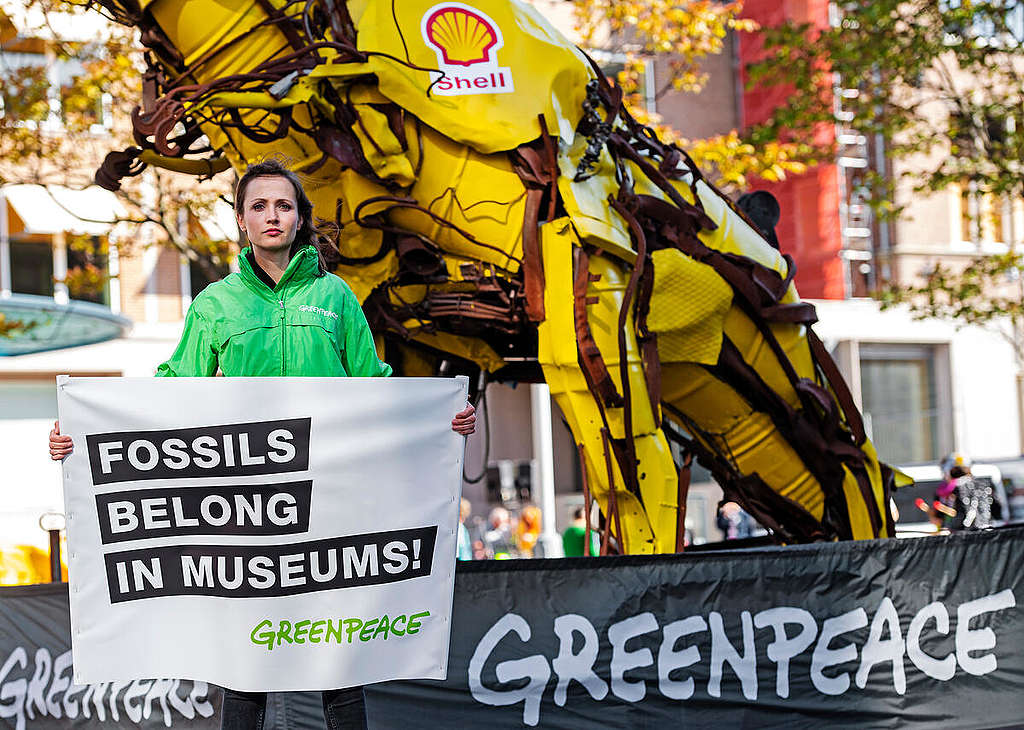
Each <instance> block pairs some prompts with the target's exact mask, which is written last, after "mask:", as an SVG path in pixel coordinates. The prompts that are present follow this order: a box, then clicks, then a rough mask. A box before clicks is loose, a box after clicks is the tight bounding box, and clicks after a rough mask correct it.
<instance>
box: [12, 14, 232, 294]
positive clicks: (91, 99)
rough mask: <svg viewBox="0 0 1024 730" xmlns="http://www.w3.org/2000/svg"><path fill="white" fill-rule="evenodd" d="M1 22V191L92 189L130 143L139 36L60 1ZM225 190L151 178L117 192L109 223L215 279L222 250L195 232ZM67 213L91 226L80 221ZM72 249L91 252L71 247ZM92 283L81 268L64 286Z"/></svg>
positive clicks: (92, 273) (157, 175)
mask: <svg viewBox="0 0 1024 730" xmlns="http://www.w3.org/2000/svg"><path fill="white" fill-rule="evenodd" d="M0 18H2V19H3V23H2V25H0V88H2V113H0V184H34V185H41V186H52V185H60V186H63V187H67V188H70V189H73V190H74V189H82V188H85V187H88V186H89V185H92V184H93V177H94V175H95V173H96V170H97V168H98V166H99V165H100V163H101V162H102V161H103V159H104V157H105V155H106V154H107V153H109V152H110V151H111V150H115V149H123V148H125V147H128V146H130V145H131V144H132V142H133V140H132V137H131V112H132V108H133V106H134V105H135V104H136V103H137V100H138V99H139V97H140V94H141V85H142V83H141V69H142V68H144V63H143V61H142V52H143V50H142V48H141V46H140V45H139V44H138V42H137V39H136V37H135V33H136V31H135V30H134V29H131V28H127V27H124V26H122V25H120V24H117V23H114V22H110V21H108V20H106V19H104V18H103V17H102V16H101V15H100V14H99V13H97V12H96V10H95V9H89V8H88V7H87V6H86V5H79V4H75V3H71V2H64V1H63V0H26V1H25V2H18V3H17V4H15V2H14V1H13V0H0ZM230 182H231V181H230V179H222V180H215V181H213V182H211V183H207V184H204V185H197V184H196V183H195V181H194V179H192V178H190V177H187V176H181V175H175V174H173V173H170V172H167V171H161V170H159V169H158V168H155V167H151V168H148V169H147V170H146V171H145V172H144V173H143V174H141V175H139V176H137V177H131V178H127V179H126V180H125V181H124V184H123V185H122V186H121V187H120V189H118V190H117V191H116V193H115V194H116V195H117V197H118V199H119V201H120V202H121V203H122V204H123V208H124V211H125V214H124V215H123V216H119V217H118V218H116V219H115V221H114V222H115V223H127V224H130V225H131V226H133V227H134V229H135V232H136V234H138V233H141V229H142V227H144V226H149V227H153V228H155V229H156V235H155V236H153V238H154V239H155V240H158V241H160V242H162V243H164V244H166V245H170V246H172V247H173V248H174V249H176V250H177V251H179V252H180V253H182V254H184V255H185V256H187V257H188V258H189V259H190V260H191V261H194V262H196V263H197V264H198V265H199V266H200V267H201V268H202V269H203V270H204V273H206V274H207V276H209V277H211V278H219V276H220V274H219V273H218V266H219V265H220V264H222V262H224V261H225V260H226V256H227V250H226V249H225V247H224V243H223V242H218V241H213V240H211V239H210V238H209V237H208V236H207V235H205V234H204V232H203V231H202V230H201V228H199V227H198V226H196V225H194V222H195V221H197V220H202V219H204V218H206V217H209V216H210V215H211V211H212V207H213V205H214V203H215V202H216V200H217V199H218V197H220V196H222V195H224V194H225V193H226V192H229V190H230ZM58 204H59V202H58ZM69 212H70V213H72V214H73V215H75V216H76V217H78V218H81V219H83V220H88V218H86V217H85V216H86V215H87V214H85V213H83V212H82V211H69ZM190 221H191V222H192V225H190ZM102 222H106V221H102ZM134 237H135V238H141V236H138V235H136V236H134ZM125 243H127V242H125ZM79 244H80V245H83V246H86V245H88V244H87V242H77V241H75V240H72V241H71V242H70V245H71V246H72V247H74V246H75V245H79ZM122 245H124V244H122ZM86 253H97V252H94V251H89V252H86ZM86 259H87V260H88V256H87V257H86ZM93 268H95V267H93ZM98 276H101V274H100V272H98V271H96V270H93V269H91V268H90V267H89V265H88V263H87V264H86V265H85V266H83V267H80V268H79V269H73V270H70V271H69V272H68V280H67V284H68V286H69V289H72V290H81V291H83V292H84V291H88V289H89V288H90V287H93V288H95V287H97V286H99V285H101V284H102V281H101V280H99V279H97V277H98ZM74 293H75V291H72V295H74Z"/></svg>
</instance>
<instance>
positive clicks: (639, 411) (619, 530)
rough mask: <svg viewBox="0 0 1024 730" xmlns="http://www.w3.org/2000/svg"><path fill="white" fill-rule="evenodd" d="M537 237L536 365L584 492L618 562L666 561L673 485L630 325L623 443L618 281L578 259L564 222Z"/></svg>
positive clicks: (619, 275)
mask: <svg viewBox="0 0 1024 730" xmlns="http://www.w3.org/2000/svg"><path fill="white" fill-rule="evenodd" d="M541 231H542V246H541V250H542V255H543V258H544V272H545V279H546V281H547V290H546V292H545V300H544V301H545V316H546V318H545V320H544V322H542V323H541V324H540V325H539V327H538V357H539V359H540V363H541V366H542V368H543V371H544V377H545V379H546V380H547V382H548V385H549V386H550V388H551V392H552V395H553V396H554V398H555V401H556V403H558V406H559V408H561V410H562V413H563V414H564V415H565V417H566V419H567V420H568V422H569V426H570V428H571V429H572V432H573V436H574V437H575V439H576V441H577V443H578V444H579V445H581V446H582V449H581V456H582V461H583V464H582V465H581V466H582V467H583V468H584V469H585V470H586V474H585V478H586V481H587V484H588V486H589V488H590V490H591V493H592V494H593V496H594V498H595V499H596V500H597V501H598V503H599V505H600V507H601V509H602V511H603V512H604V514H605V518H606V520H607V522H608V524H609V525H610V527H611V529H612V530H613V532H614V533H615V535H616V537H617V539H618V540H619V542H620V546H619V550H620V551H621V552H624V553H630V554H636V553H657V552H672V551H674V550H675V548H676V527H677V524H678V522H679V516H678V509H677V495H678V492H679V487H678V481H677V480H678V475H677V470H676V467H675V464H674V463H673V461H672V455H671V451H670V450H669V447H668V443H667V442H666V440H665V437H664V434H663V433H662V431H661V429H660V427H659V423H658V415H659V414H658V413H657V411H656V410H655V408H653V407H652V404H651V398H650V395H649V392H648V387H647V381H646V378H645V376H644V369H643V365H642V363H641V358H640V348H639V346H638V343H637V339H636V336H635V331H634V327H633V320H632V316H631V315H630V316H629V317H628V321H627V325H626V327H625V328H624V330H625V333H626V337H625V345H626V347H625V357H626V358H627V368H626V371H627V372H628V379H627V385H628V396H629V398H628V400H629V402H630V404H631V416H632V418H631V419H630V421H631V423H630V431H631V433H632V435H633V443H634V445H635V446H634V449H633V450H631V449H629V448H628V445H627V443H626V439H625V438H624V436H625V434H626V420H627V419H626V418H625V415H626V414H625V407H624V406H625V400H626V398H625V395H624V394H625V391H624V389H623V381H622V378H621V375H620V364H621V363H620V356H619V352H620V344H621V343H620V337H619V335H620V332H619V328H618V321H619V314H620V308H621V305H622V302H623V297H624V296H625V290H626V286H627V278H628V274H627V272H626V270H625V267H624V266H623V265H621V264H619V263H618V262H617V261H616V260H614V259H612V258H610V257H607V256H602V255H593V256H590V255H588V254H587V253H586V251H585V249H584V248H583V247H582V246H581V245H580V243H579V241H578V239H577V238H576V234H575V232H574V230H573V228H572V226H571V225H570V224H569V222H568V221H566V220H564V219H563V220H556V221H552V222H551V223H548V224H545V225H544V226H543V227H542V229H541ZM630 462H632V468H630ZM624 466H625V468H623V467H624Z"/></svg>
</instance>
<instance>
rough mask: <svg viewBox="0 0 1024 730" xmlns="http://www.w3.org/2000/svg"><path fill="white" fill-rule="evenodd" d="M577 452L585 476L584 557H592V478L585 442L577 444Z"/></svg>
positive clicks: (581, 470)
mask: <svg viewBox="0 0 1024 730" xmlns="http://www.w3.org/2000/svg"><path fill="white" fill-rule="evenodd" d="M576 452H577V453H578V454H579V457H580V474H581V475H582V477H583V514H584V516H585V518H586V521H587V527H586V530H585V532H584V534H583V557H590V553H591V549H590V510H591V506H590V505H591V501H590V480H589V479H588V478H587V451H586V449H585V448H583V444H582V443H579V444H576Z"/></svg>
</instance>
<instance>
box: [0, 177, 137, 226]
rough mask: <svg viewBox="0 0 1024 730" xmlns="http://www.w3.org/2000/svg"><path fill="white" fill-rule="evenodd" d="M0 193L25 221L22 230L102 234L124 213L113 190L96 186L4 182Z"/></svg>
mask: <svg viewBox="0 0 1024 730" xmlns="http://www.w3.org/2000/svg"><path fill="white" fill-rule="evenodd" d="M0 193H2V194H3V196H4V197H5V198H7V203H8V204H9V205H10V207H11V208H12V209H13V210H14V212H15V213H16V214H17V216H18V218H20V219H21V221H22V223H24V226H25V228H24V232H25V233H43V234H54V233H76V234H84V235H89V236H102V235H106V234H107V233H109V232H110V229H111V227H112V226H113V225H114V222H115V221H116V219H117V218H123V217H124V216H125V215H126V213H125V210H124V207H123V206H122V205H121V203H120V201H119V200H118V199H117V197H116V196H115V195H114V194H113V193H111V192H110V191H109V190H104V189H103V188H100V187H97V186H95V185H93V186H92V187H88V188H85V189H84V190H71V189H70V188H65V187H61V186H60V185H49V186H46V187H44V186H42V185H4V186H3V187H2V188H0ZM13 232H14V231H12V233H13Z"/></svg>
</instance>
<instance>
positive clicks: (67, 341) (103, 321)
mask: <svg viewBox="0 0 1024 730" xmlns="http://www.w3.org/2000/svg"><path fill="white" fill-rule="evenodd" d="M131 325H132V322H131V320H130V319H128V318H126V317H122V316H120V315H117V314H113V313H112V312H111V311H110V310H109V309H107V308H106V307H104V306H101V305H99V304H93V303H92V302H68V303H67V304H60V303H58V302H55V301H54V300H53V299H51V298H50V297H39V296H34V295H32V294H10V295H7V296H0V357H3V356H6V355H27V354H28V353H31V352H45V351H47V350H59V349H61V348H64V347H77V346H79V345H91V344H94V343H97V342H104V341H106V340H111V339H114V338H115V337H124V336H125V335H126V334H128V330H130V329H131Z"/></svg>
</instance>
